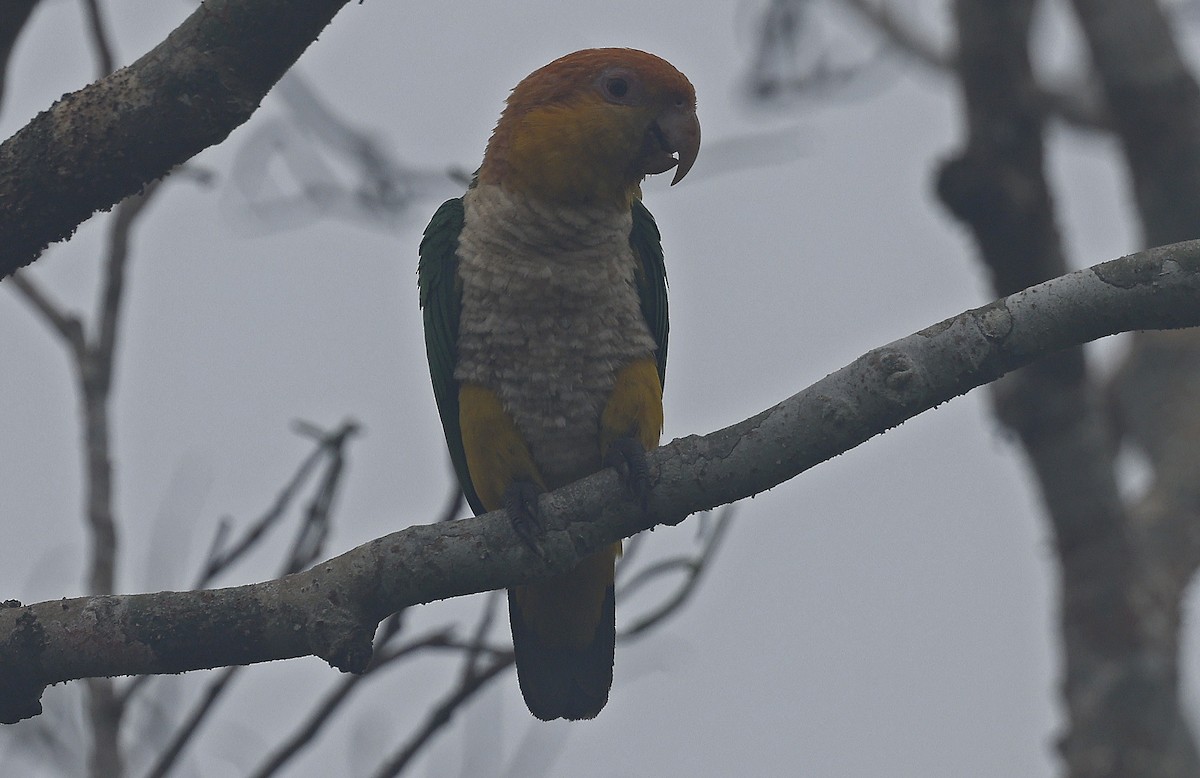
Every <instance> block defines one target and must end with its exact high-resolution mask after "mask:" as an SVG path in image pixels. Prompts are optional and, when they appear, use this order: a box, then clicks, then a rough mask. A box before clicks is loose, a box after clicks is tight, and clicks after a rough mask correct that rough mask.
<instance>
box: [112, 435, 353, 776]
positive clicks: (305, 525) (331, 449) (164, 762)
mask: <svg viewBox="0 0 1200 778" xmlns="http://www.w3.org/2000/svg"><path fill="white" fill-rule="evenodd" d="M296 427H297V430H298V431H299V432H301V433H302V434H305V435H308V436H310V437H313V438H316V439H317V448H316V449H315V451H314V452H313V454H310V455H309V457H307V458H306V459H305V461H304V462H303V463H302V464H301V466H300V468H299V470H298V471H297V474H296V476H295V477H293V479H292V481H291V482H289V483H288V484H287V485H286V486H285V487H284V489H283V492H282V493H281V494H280V495H279V496H278V497H277V498H276V500H275V503H274V504H273V505H272V506H271V508H270V509H269V510H268V511H267V513H266V514H265V515H264V516H263V518H262V519H260V520H259V521H258V522H257V523H256V527H257V528H258V529H259V531H258V532H252V533H249V534H248V535H247V537H246V538H245V539H244V541H243V543H241V544H239V546H238V548H237V549H235V553H234V554H232V555H222V556H221V557H220V558H219V560H218V561H221V562H224V563H225V564H228V562H229V561H231V560H232V559H236V557H237V556H240V555H241V554H242V553H244V552H245V551H246V549H248V548H249V546H250V545H251V544H253V543H254V542H255V541H256V540H257V539H259V538H261V537H262V530H263V529H265V528H266V527H267V526H269V525H270V524H273V523H275V522H276V521H277V520H278V517H279V516H280V515H282V514H283V512H284V510H285V509H286V507H287V505H288V503H289V502H290V501H291V498H292V495H294V494H295V492H296V491H297V489H298V488H299V486H300V484H301V478H302V477H306V476H307V475H308V473H309V471H310V469H311V466H312V465H313V463H315V461H316V460H317V459H318V458H328V464H327V465H326V468H325V472H324V475H323V477H322V478H321V480H320V482H319V484H318V486H317V490H316V494H314V495H313V498H312V500H311V501H310V502H309V505H308V508H307V510H305V512H304V518H303V520H302V521H301V522H300V526H299V527H298V528H297V531H296V537H295V540H294V541H293V543H292V547H291V550H290V551H289V552H288V554H287V555H286V556H285V558H284V562H283V564H282V565H281V570H280V575H281V576H283V575H288V574H290V573H295V572H298V571H299V570H302V569H304V568H305V567H307V566H308V565H310V564H311V563H312V562H314V561H315V560H316V559H317V558H319V556H320V554H321V550H322V549H323V548H324V541H325V538H326V537H327V536H328V533H329V521H330V510H331V508H332V506H333V499H334V497H335V495H336V494H337V490H338V487H339V485H340V484H341V476H342V473H343V468H344V465H345V447H346V443H347V441H348V440H349V439H350V438H352V437H353V436H354V435H355V434H357V433H358V430H359V427H358V424H357V423H356V422H353V421H346V422H343V424H342V426H341V427H339V428H338V429H337V430H335V431H333V432H331V433H327V432H324V431H322V430H320V429H319V428H317V427H316V426H315V425H312V424H309V423H307V422H298V423H297V424H296ZM212 562H213V560H212V559H211V558H210V560H209V564H207V565H206V566H205V574H208V573H209V572H210V571H213V570H214V566H213V564H212ZM223 566H224V565H219V566H217V567H216V569H221V567H223ZM238 669H239V668H237V667H230V668H227V669H226V671H225V672H223V673H221V674H220V675H218V676H217V678H216V679H214V680H213V681H212V682H211V683H210V684H209V685H208V687H207V688H206V689H205V692H204V695H203V696H202V697H201V699H200V701H199V702H198V703H197V704H196V705H195V706H194V707H193V708H192V712H191V713H190V714H189V715H188V717H187V719H185V720H184V722H183V723H182V724H181V725H180V726H179V728H178V729H177V730H176V731H175V734H174V736H173V737H172V738H171V740H170V742H169V744H168V745H167V747H166V748H165V749H164V750H163V752H162V753H161V754H159V756H158V759H157V760H156V761H155V764H154V766H153V767H152V768H151V770H150V772H149V774H148V778H161V776H164V775H166V774H167V772H168V771H169V770H170V769H171V768H172V767H173V766H174V765H175V763H176V761H177V760H178V759H179V757H180V756H181V755H182V754H183V751H184V749H185V748H186V747H187V745H188V743H189V742H191V740H192V738H193V737H194V736H195V734H196V732H197V731H199V728H200V725H201V723H203V721H204V719H205V718H207V717H208V715H209V714H211V713H212V712H213V711H214V710H215V709H216V704H217V702H218V701H219V700H220V698H221V697H222V696H223V695H224V693H225V692H226V691H227V690H228V689H229V687H230V684H231V683H232V682H233V680H234V676H235V675H236V673H235V672H234V671H236V670H238ZM142 677H148V676H142ZM133 690H134V687H132V686H131V689H130V690H129V691H133Z"/></svg>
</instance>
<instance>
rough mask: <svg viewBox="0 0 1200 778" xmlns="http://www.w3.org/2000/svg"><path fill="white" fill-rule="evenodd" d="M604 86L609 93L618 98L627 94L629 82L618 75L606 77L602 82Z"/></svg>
mask: <svg viewBox="0 0 1200 778" xmlns="http://www.w3.org/2000/svg"><path fill="white" fill-rule="evenodd" d="M604 88H605V89H607V90H608V93H609V94H610V95H612V96H613V97H615V98H617V99H618V100H619V99H621V98H623V97H624V96H625V95H627V94H629V82H628V81H626V80H625V79H623V78H620V77H615V78H610V79H608V81H607V82H606V83H605V84H604Z"/></svg>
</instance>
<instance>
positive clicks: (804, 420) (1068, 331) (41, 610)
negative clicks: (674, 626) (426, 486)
mask: <svg viewBox="0 0 1200 778" xmlns="http://www.w3.org/2000/svg"><path fill="white" fill-rule="evenodd" d="M1198 324H1200V241H1192V242H1188V243H1182V244H1177V245H1174V246H1168V247H1164V248H1159V249H1152V250H1150V251H1146V252H1142V253H1139V254H1134V255H1131V256H1128V257H1124V258H1122V259H1119V260H1114V261H1112V262H1107V263H1104V264H1102V265H1098V266H1096V267H1094V268H1089V269H1087V270H1081V271H1078V272H1075V273H1072V274H1070V275H1067V276H1063V277H1061V278H1057V279H1054V280H1053V281H1049V282H1047V283H1044V284H1039V285H1038V286H1035V287H1032V288H1031V289H1028V290H1025V291H1023V292H1019V293H1017V294H1015V295H1012V296H1010V297H1007V298H1004V299H1002V300H1000V301H997V302H995V303H992V304H991V305H988V306H985V307H983V308H978V309H975V310H971V311H967V312H965V313H963V314H960V315H958V316H956V317H954V318H952V319H947V320H946V321H943V322H941V323H939V324H935V325H933V326H931V327H929V328H927V329H924V330H922V331H920V332H918V333H915V334H913V335H910V336H908V337H906V338H902V339H900V340H898V341H895V342H893V343H890V344H888V345H886V346H883V347H880V348H877V349H875V350H873V351H870V352H868V353H867V354H865V355H863V356H862V357H860V358H858V359H857V360H855V361H854V362H853V363H851V364H850V365H848V366H846V367H844V368H842V369H841V370H839V371H837V372H835V373H833V374H831V375H829V376H827V377H826V378H824V379H822V380H821V381H818V382H817V383H816V384H814V385H812V386H811V387H809V388H808V389H805V390H804V391H802V392H800V393H799V394H797V395H795V396H793V397H791V398H789V399H787V400H785V401H784V402H782V403H780V404H778V405H776V406H775V407H773V408H770V409H768V410H766V411H763V412H762V413H760V414H758V415H756V416H754V417H752V418H750V419H747V420H745V421H742V422H740V423H738V424H735V425H733V426H730V427H727V428H725V429H723V430H720V431H718V432H714V433H712V434H710V435H706V436H704V437H699V436H690V437H687V438H682V439H680V440H676V441H674V442H672V443H671V444H669V445H667V446H664V447H662V448H661V449H659V450H658V451H656V452H654V454H653V455H652V457H651V467H652V472H653V474H654V476H655V485H654V489H653V492H652V495H651V498H650V503H649V510H648V511H647V512H642V511H640V510H639V509H638V507H637V506H636V505H634V504H633V503H632V502H631V501H630V499H629V497H628V495H627V493H626V490H625V489H623V488H622V487H621V486H620V484H619V483H618V479H617V476H616V474H615V473H613V472H612V471H609V470H606V471H604V472H602V473H598V474H596V475H594V476H591V477H589V478H587V479H585V480H583V481H580V482H578V483H576V484H572V485H570V486H568V487H566V488H564V489H561V490H558V491H556V492H553V493H551V494H548V495H544V496H543V497H542V498H541V502H540V505H539V507H540V509H541V512H542V515H543V520H544V525H545V527H546V532H545V538H544V541H543V547H544V550H545V552H544V557H538V556H537V555H535V554H534V553H533V552H532V551H530V550H529V549H528V548H527V547H526V546H525V544H524V543H522V542H521V541H520V540H519V539H518V538H517V536H516V535H515V534H514V533H513V532H512V530H511V527H510V525H509V522H508V520H507V517H506V516H505V515H504V513H503V512H500V511H498V512H493V513H490V514H487V515H485V516H480V517H476V518H468V519H463V520H460V521H455V522H447V523H437V524H431V525H423V526H415V527H411V528H409V529H406V530H403V531H400V532H396V533H392V534H390V535H387V536H385V537H382V538H379V539H377V540H374V541H372V542H370V543H367V544H365V545H362V546H359V547H358V548H355V549H353V550H351V551H348V552H347V553H345V554H342V555H341V556H339V557H336V558H334V559H331V560H329V561H328V562H324V563H321V564H319V565H317V566H316V567H314V568H312V569H310V570H307V571H304V572H301V573H297V574H294V575H290V576H287V577H285V578H282V579H279V580H275V581H266V582H263V583H259V584H253V585H249V586H239V587H234V588H229V589H217V590H211V591H200V592H160V593H158V594H135V595H126V596H97V597H84V598H77V599H64V600H61V601H53V602H44V603H39V604H36V605H31V606H21V605H20V604H19V603H10V607H7V608H0V721H5V722H11V721H15V720H18V719H21V718H26V717H29V716H31V715H35V714H36V713H37V711H38V709H39V707H40V705H39V703H38V697H39V695H40V692H41V689H42V687H44V686H45V685H46V684H50V683H58V682H61V681H67V680H72V679H77V678H86V677H96V676H111V675H132V674H145V673H174V672H181V671H184V670H191V669H199V668H208V667H220V666H226V665H235V664H247V663H252V662H263V661H268V660H273V659H286V658H290V657H296V656H302V655H306V654H314V655H317V656H320V657H322V658H324V659H326V660H327V661H329V662H330V663H331V664H332V665H334V666H336V667H338V668H340V669H343V670H348V671H351V672H361V671H363V670H364V669H365V668H366V667H367V664H368V662H369V661H370V658H371V639H372V636H373V634H374V632H375V628H376V625H377V624H378V622H379V621H380V620H382V619H383V618H385V617H386V616H387V615H388V614H389V613H392V612H394V611H396V610H399V609H400V608H404V607H407V606H410V605H414V604H419V603H426V602H431V601H433V600H439V599H444V598H446V597H455V596H459V595H463V594H469V593H473V592H481V591H488V590H492V589H500V588H506V587H509V586H512V585H516V584H521V583H525V582H528V581H532V580H536V579H541V578H545V577H548V576H550V575H553V574H555V573H559V572H562V571H565V570H567V569H569V568H571V567H573V566H574V565H575V564H576V563H577V562H578V561H579V560H580V559H582V558H583V557H584V556H586V555H588V554H590V553H592V552H594V551H595V550H596V549H599V548H600V547H601V546H602V545H604V544H606V543H611V542H613V541H614V540H616V539H617V538H620V537H628V536H630V535H632V534H634V533H636V532H640V531H642V530H645V529H649V528H651V527H654V526H656V525H658V524H677V523H679V522H680V521H682V520H683V519H684V518H685V517H686V516H688V515H690V514H692V513H695V512H697V511H701V510H705V509H708V508H712V507H715V506H717V505H724V504H726V503H729V502H733V501H735V500H739V499H741V498H743V497H748V496H751V495H754V494H757V493H758V492H761V491H764V490H766V489H769V488H771V487H773V486H776V485H778V484H780V483H782V482H783V481H786V480H788V479H789V478H792V477H794V476H796V475H797V474H799V473H801V472H803V471H804V470H806V469H808V468H810V467H812V466H813V465H816V464H818V463H820V462H822V461H824V460H826V459H829V458H831V457H833V456H836V455H837V454H840V453H842V452H844V451H847V450H849V449H851V448H853V447H854V446H857V445H858V444H859V443H862V442H863V441H865V440H867V439H868V438H871V437H873V436H874V435H876V434H879V433H881V432H883V431H885V430H887V429H889V428H891V427H894V426H896V425H898V424H900V423H901V422H903V421H905V420H906V419H909V418H911V417H913V416H915V415H917V414H918V413H921V412H922V411H925V410H928V409H930V408H932V407H934V406H936V405H938V404H940V403H943V402H946V401H947V400H949V399H951V398H953V397H956V396H958V395H960V394H963V393H965V392H967V391H969V390H970V389H972V388H974V387H976V386H979V385H981V384H985V383H987V382H989V381H992V380H994V379H996V378H998V377H999V376H1001V375H1003V374H1005V373H1006V372H1009V371H1011V370H1013V369H1015V368H1018V367H1021V366H1023V365H1025V364H1027V363H1029V362H1030V361H1032V360H1034V359H1037V358H1039V357H1042V356H1044V355H1046V354H1048V353H1052V352H1054V351H1058V350H1061V349H1063V348H1066V347H1068V346H1071V345H1075V344H1078V343H1083V342H1086V341H1090V340H1094V339H1096V338H1099V337H1103V336H1105V335H1110V334H1113V333H1116V332H1124V331H1129V330H1133V329H1157V328H1177V327H1186V326H1195V325H1198Z"/></svg>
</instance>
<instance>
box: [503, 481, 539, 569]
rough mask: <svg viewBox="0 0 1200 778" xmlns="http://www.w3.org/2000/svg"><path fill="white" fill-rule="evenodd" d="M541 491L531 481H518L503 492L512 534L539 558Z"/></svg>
mask: <svg viewBox="0 0 1200 778" xmlns="http://www.w3.org/2000/svg"><path fill="white" fill-rule="evenodd" d="M539 494H541V489H539V488H538V486H537V484H535V483H533V482H532V481H525V480H518V481H513V482H512V483H511V484H509V486H508V489H506V490H505V491H504V508H505V510H507V511H508V518H509V521H511V522H512V528H513V532H515V533H517V537H519V538H520V539H521V541H522V542H523V543H524V544H525V545H526V546H528V547H529V548H530V549H531V550H532V551H534V552H535V553H537V554H538V555H539V556H541V555H542V543H541V540H540V538H541V534H542V522H541V516H540V515H539V513H538V495H539Z"/></svg>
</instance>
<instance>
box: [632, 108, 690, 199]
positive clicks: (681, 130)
mask: <svg viewBox="0 0 1200 778" xmlns="http://www.w3.org/2000/svg"><path fill="white" fill-rule="evenodd" d="M699 153H700V120H699V119H698V118H696V111H695V109H694V108H690V107H689V108H670V109H668V110H666V111H664V112H663V113H662V114H660V115H659V116H658V118H656V119H655V120H654V121H653V122H651V124H650V129H649V131H648V132H647V133H646V143H645V146H644V147H643V154H642V162H643V165H644V167H643V170H642V172H643V173H644V174H655V173H665V172H667V171H668V170H670V169H671V168H675V177H674V178H673V179H671V185H672V186H674V185H675V184H678V183H679V182H680V181H681V180H682V179H683V177H684V176H686V175H687V174H688V171H689V170H691V169H692V165H694V164H695V163H696V155H697V154H699Z"/></svg>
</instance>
